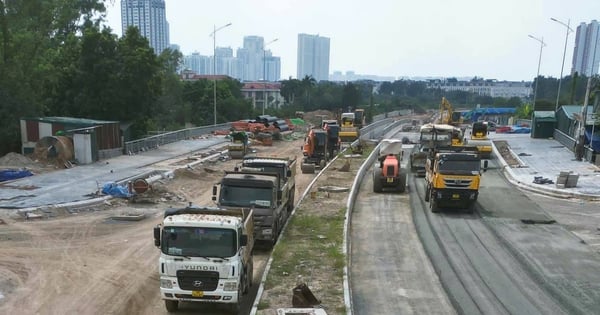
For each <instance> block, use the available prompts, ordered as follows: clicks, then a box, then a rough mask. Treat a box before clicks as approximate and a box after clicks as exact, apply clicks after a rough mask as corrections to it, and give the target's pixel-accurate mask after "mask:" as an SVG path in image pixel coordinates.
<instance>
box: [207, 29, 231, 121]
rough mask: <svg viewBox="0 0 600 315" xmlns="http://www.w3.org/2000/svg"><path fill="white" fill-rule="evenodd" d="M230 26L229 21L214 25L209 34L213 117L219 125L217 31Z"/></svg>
mask: <svg viewBox="0 0 600 315" xmlns="http://www.w3.org/2000/svg"><path fill="white" fill-rule="evenodd" d="M228 26H231V23H227V24H225V25H223V26H221V27H219V28H217V26H216V25H214V29H213V32H212V33H210V35H209V36H211V37H212V38H213V99H214V107H213V117H214V122H213V125H214V126H216V125H217V31H220V30H222V29H224V28H226V27H228Z"/></svg>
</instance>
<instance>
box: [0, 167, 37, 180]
mask: <svg viewBox="0 0 600 315" xmlns="http://www.w3.org/2000/svg"><path fill="white" fill-rule="evenodd" d="M27 176H33V173H31V172H30V171H28V170H2V171H0V182H5V181H7V180H13V179H18V178H23V177H27Z"/></svg>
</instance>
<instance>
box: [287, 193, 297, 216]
mask: <svg viewBox="0 0 600 315" xmlns="http://www.w3.org/2000/svg"><path fill="white" fill-rule="evenodd" d="M291 189H292V193H291V194H290V200H289V201H288V207H287V211H288V218H289V217H290V215H291V214H292V211H294V205H295V198H296V186H294V187H292V188H291Z"/></svg>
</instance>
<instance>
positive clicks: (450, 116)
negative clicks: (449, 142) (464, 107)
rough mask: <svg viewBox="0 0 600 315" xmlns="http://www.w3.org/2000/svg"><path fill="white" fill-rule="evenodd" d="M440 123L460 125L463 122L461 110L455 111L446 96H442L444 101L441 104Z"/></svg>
mask: <svg viewBox="0 0 600 315" xmlns="http://www.w3.org/2000/svg"><path fill="white" fill-rule="evenodd" d="M438 123H439V124H446V125H451V126H455V127H459V126H460V125H461V124H462V123H463V119H462V116H461V114H460V112H455V111H454V109H453V108H452V105H451V104H450V102H449V101H448V99H446V98H445V97H442V103H441V104H440V118H439V120H438Z"/></svg>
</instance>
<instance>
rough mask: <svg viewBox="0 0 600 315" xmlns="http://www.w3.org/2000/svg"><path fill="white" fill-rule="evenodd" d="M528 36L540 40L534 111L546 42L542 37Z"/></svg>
mask: <svg viewBox="0 0 600 315" xmlns="http://www.w3.org/2000/svg"><path fill="white" fill-rule="evenodd" d="M528 36H529V37H530V38H533V39H535V40H536V41H538V42H540V58H539V60H538V69H537V75H536V77H535V90H534V91H533V111H535V100H536V98H537V91H538V81H540V79H539V77H540V65H541V64H542V49H543V48H544V46H546V44H545V43H544V38H543V37H542V38H541V39H539V38H537V37H534V36H531V35H528Z"/></svg>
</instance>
